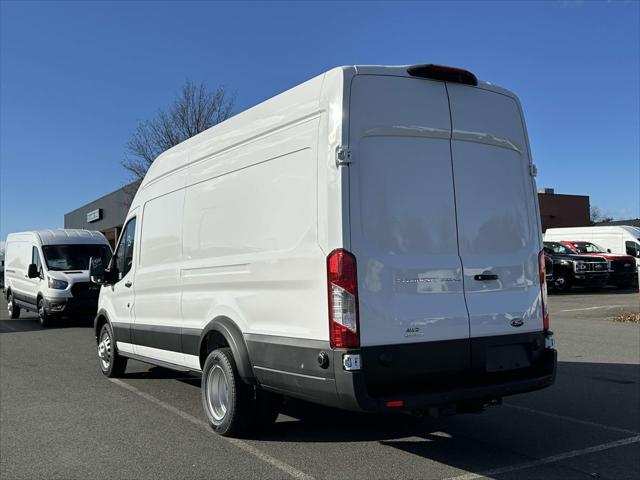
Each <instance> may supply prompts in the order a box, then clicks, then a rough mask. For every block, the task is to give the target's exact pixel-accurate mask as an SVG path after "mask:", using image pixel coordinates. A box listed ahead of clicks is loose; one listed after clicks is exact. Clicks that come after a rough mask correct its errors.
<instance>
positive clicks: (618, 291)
mask: <svg viewBox="0 0 640 480" xmlns="http://www.w3.org/2000/svg"><path fill="white" fill-rule="evenodd" d="M549 294H550V295H554V296H556V295H557V296H558V297H568V296H572V295H634V294H635V295H637V294H638V287H634V288H631V287H630V288H615V287H606V288H602V289H589V288H584V287H574V288H573V289H571V290H570V291H568V292H558V291H557V290H555V289H553V288H550V289H549Z"/></svg>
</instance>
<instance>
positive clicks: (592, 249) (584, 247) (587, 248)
mask: <svg viewBox="0 0 640 480" xmlns="http://www.w3.org/2000/svg"><path fill="white" fill-rule="evenodd" d="M572 245H573V246H574V247H575V249H576V250H578V252H580V253H607V250H606V249H604V248H602V247H601V246H600V245H596V244H595V243H589V242H575V243H572Z"/></svg>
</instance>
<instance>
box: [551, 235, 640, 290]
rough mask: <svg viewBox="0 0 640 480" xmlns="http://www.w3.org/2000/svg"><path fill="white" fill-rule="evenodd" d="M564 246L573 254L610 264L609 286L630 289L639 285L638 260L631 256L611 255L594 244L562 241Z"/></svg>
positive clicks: (608, 250)
mask: <svg viewBox="0 0 640 480" xmlns="http://www.w3.org/2000/svg"><path fill="white" fill-rule="evenodd" d="M560 243H562V245H564V246H566V247H569V248H570V249H571V250H572V251H573V253H579V254H581V255H589V256H597V257H602V258H604V259H605V260H606V261H607V262H608V264H609V284H611V285H615V286H616V287H618V288H630V287H632V286H634V285H637V284H638V270H637V267H636V259H635V258H634V257H632V256H631V255H620V254H618V253H611V250H610V249H606V250H605V248H604V247H601V246H600V245H597V244H595V243H592V242H574V241H562V242H560Z"/></svg>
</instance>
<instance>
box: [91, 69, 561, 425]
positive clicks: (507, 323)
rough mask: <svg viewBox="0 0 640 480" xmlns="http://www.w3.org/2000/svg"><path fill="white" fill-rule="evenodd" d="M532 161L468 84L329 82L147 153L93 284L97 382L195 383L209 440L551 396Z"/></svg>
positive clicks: (516, 130) (521, 131)
mask: <svg viewBox="0 0 640 480" xmlns="http://www.w3.org/2000/svg"><path fill="white" fill-rule="evenodd" d="M534 175H535V167H534V165H533V163H532V161H531V155H530V151H529V142H528V139H527V133H526V129H525V124H524V118H523V114H522V109H521V107H520V103H519V102H518V99H517V98H516V96H515V95H514V94H512V93H511V92H509V91H507V90H505V89H503V88H500V87H496V86H495V85H491V84H489V83H485V82H480V81H478V80H477V79H476V77H475V76H474V75H473V74H472V73H470V72H468V71H465V70H460V69H455V68H449V67H440V66H435V65H414V66H400V67H385V66H348V67H341V68H336V69H333V70H330V71H328V72H326V73H325V74H322V75H320V76H318V77H316V78H314V79H311V80H309V81H307V82H305V83H303V84H301V85H299V86H297V87H295V88H293V89H291V90H289V91H287V92H285V93H282V94H280V95H278V96H276V97H274V98H272V99H270V100H268V101H266V102H264V103H262V104H260V105H258V106H256V107H254V108H251V109H249V110H247V111H245V112H243V113H240V114H238V115H236V116H235V117H233V118H231V119H229V120H227V121H225V122H223V123H221V124H219V125H216V126H215V127H212V128H211V129H209V130H207V131H205V132H203V133H201V134H199V135H197V136H195V137H193V138H191V139H189V140H187V141H185V142H183V143H181V144H180V145H177V146H175V147H173V148H171V149H170V150H168V151H167V152H165V153H163V154H162V155H160V156H159V157H158V158H157V159H156V160H155V162H154V163H153V165H152V166H151V168H150V170H149V172H148V173H147V175H146V177H145V179H144V181H143V182H142V184H141V186H140V189H139V190H138V193H137V195H136V197H135V199H134V200H133V203H132V205H131V209H130V211H129V214H128V216H127V220H126V224H125V227H124V229H123V233H122V236H121V238H120V240H119V244H118V246H117V248H116V251H115V254H114V257H113V259H112V261H111V262H110V265H108V268H106V269H104V265H102V262H101V261H100V260H99V259H95V261H93V262H92V265H91V269H92V270H91V273H92V275H93V279H94V281H95V282H96V283H99V284H102V289H101V292H100V300H99V311H98V315H97V317H96V322H95V334H96V339H97V356H98V362H99V365H100V368H101V370H102V372H103V373H104V374H105V375H107V376H118V375H123V374H124V372H125V368H126V364H127V360H128V359H130V358H133V359H137V360H142V361H145V362H149V363H152V364H156V365H162V366H166V367H169V368H174V369H178V370H190V371H194V372H199V373H201V375H202V389H201V394H202V404H203V408H204V412H205V414H206V417H207V419H208V421H209V423H210V424H211V426H212V427H213V428H214V429H215V430H216V431H217V432H219V433H220V434H223V435H242V434H246V433H247V432H249V431H250V429H251V428H253V427H256V426H261V425H262V426H264V425H268V424H269V423H272V422H273V421H274V420H275V418H276V417H277V415H278V409H279V405H280V400H281V398H282V396H283V395H286V396H291V397H296V398H300V399H305V400H310V401H312V402H318V403H321V404H325V405H331V406H335V407H340V408H345V409H350V410H357V411H363V410H364V411H374V412H399V411H419V412H425V411H426V412H432V413H435V412H438V411H442V410H443V409H445V410H447V411H462V412H466V411H477V410H480V409H482V408H484V407H485V406H487V405H492V404H498V403H500V401H501V399H502V397H504V396H507V395H514V394H518V393H523V392H528V391H532V390H537V389H540V388H544V387H547V386H549V385H551V384H552V383H553V381H554V378H555V367H556V352H555V350H554V343H553V336H552V333H551V332H550V330H549V316H548V313H547V303H546V283H545V278H546V277H545V268H544V267H545V259H544V255H543V253H542V241H541V232H540V222H539V218H540V217H539V213H538V204H537V198H536V188H535V181H534Z"/></svg>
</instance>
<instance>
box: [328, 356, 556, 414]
mask: <svg viewBox="0 0 640 480" xmlns="http://www.w3.org/2000/svg"><path fill="white" fill-rule="evenodd" d="M344 353H346V352H344V351H343V352H341V351H335V352H334V365H336V372H335V373H336V377H335V382H336V390H337V392H338V397H339V404H340V405H339V406H340V407H342V408H346V409H349V410H356V411H366V412H392V411H421V410H426V409H428V408H430V407H439V406H448V405H452V404H454V405H458V406H466V405H468V406H471V405H477V404H482V403H490V402H492V401H494V400H498V399H500V398H502V397H506V396H509V395H516V394H519V393H525V392H530V391H534V390H539V389H542V388H545V387H548V386H550V385H552V384H553V383H554V381H555V377H556V364H557V353H556V351H555V350H554V349H547V348H542V349H541V352H540V353H539V354H538V356H537V358H536V361H535V363H532V364H531V366H529V367H527V368H517V369H513V370H506V371H491V372H487V371H482V370H479V369H473V370H468V371H465V372H451V373H450V374H449V375H439V376H435V377H431V376H429V375H427V376H425V377H422V378H421V380H418V379H415V380H414V381H413V382H411V383H409V382H404V383H399V384H397V386H395V388H394V386H389V387H387V388H376V380H377V379H376V378H375V377H376V376H377V375H379V374H378V373H377V372H374V373H373V375H372V374H371V372H367V371H366V370H364V369H366V363H365V359H366V358H363V365H362V367H363V370H362V371H355V372H349V371H345V370H343V369H342V368H339V367H337V366H341V364H342V362H341V358H342V355H343V354H344ZM415 360H416V361H420V359H418V358H416V359H415ZM372 377H373V378H372ZM389 402H390V403H389Z"/></svg>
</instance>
